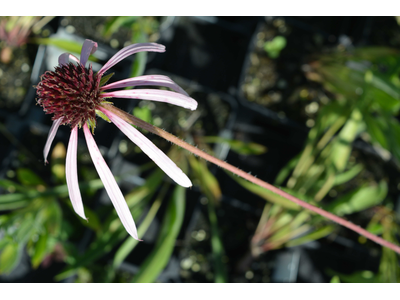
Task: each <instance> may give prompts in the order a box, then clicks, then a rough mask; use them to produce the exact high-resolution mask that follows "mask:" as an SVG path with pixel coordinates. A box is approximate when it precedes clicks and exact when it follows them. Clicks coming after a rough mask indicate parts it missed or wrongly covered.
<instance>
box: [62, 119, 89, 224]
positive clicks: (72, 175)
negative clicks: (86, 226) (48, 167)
mask: <svg viewBox="0 0 400 300" xmlns="http://www.w3.org/2000/svg"><path fill="white" fill-rule="evenodd" d="M77 150H78V126H76V127H75V128H74V129H72V131H71V135H70V137H69V143H68V149H67V159H66V162H65V174H66V177H67V186H68V193H69V199H70V200H71V203H72V206H73V208H74V210H75V212H76V213H77V214H78V215H79V216H80V217H82V218H84V219H85V220H86V216H85V212H84V210H83V203H82V197H81V192H80V191H79V183H78V167H77V160H76V154H77Z"/></svg>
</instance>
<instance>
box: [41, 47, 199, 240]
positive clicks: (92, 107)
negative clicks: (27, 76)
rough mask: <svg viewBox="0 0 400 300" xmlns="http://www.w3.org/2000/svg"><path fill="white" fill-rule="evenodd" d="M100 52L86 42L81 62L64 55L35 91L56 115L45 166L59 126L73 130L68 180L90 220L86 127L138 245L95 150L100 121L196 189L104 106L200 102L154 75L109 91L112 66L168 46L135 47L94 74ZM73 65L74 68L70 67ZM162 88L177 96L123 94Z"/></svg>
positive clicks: (113, 85) (193, 104) (78, 208)
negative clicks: (83, 189)
mask: <svg viewBox="0 0 400 300" xmlns="http://www.w3.org/2000/svg"><path fill="white" fill-rule="evenodd" d="M96 49H97V43H95V42H93V41H91V40H85V42H84V43H83V46H82V51H81V56H80V59H78V58H76V57H75V56H73V55H71V54H69V53H64V54H62V55H60V57H59V59H58V62H59V66H57V67H55V70H54V71H47V72H45V74H43V75H42V77H41V81H40V82H39V84H38V85H37V86H36V89H37V95H38V99H37V103H38V104H39V105H40V106H41V107H43V110H44V111H45V112H46V114H53V118H52V120H53V121H54V122H53V125H52V126H51V129H50V132H49V136H48V138H47V141H46V145H45V147H44V151H43V155H44V160H45V162H47V155H48V153H49V150H50V146H51V143H52V141H53V139H54V137H55V135H56V133H57V130H58V127H59V126H60V125H69V126H70V127H71V135H70V139H69V143H68V149H67V157H66V179H67V186H68V191H69V197H70V199H71V202H72V206H73V208H74V210H75V212H76V213H77V214H78V215H79V216H81V217H82V218H84V219H86V216H85V212H84V209H83V203H82V197H81V194H80V191H79V184H78V171H77V146H78V128H82V127H83V132H84V135H85V139H86V143H87V146H88V149H89V153H90V156H91V158H92V160H93V163H94V165H95V168H96V170H97V172H98V174H99V176H100V178H101V180H102V182H103V184H104V187H105V189H106V191H107V193H108V195H109V197H110V199H111V201H112V203H113V205H114V207H115V209H116V211H117V213H118V216H119V218H120V219H121V221H122V224H123V225H124V227H125V228H126V230H127V231H128V233H129V234H130V235H131V236H132V237H133V238H135V239H138V235H137V230H136V226H135V222H134V221H133V218H132V215H131V213H130V211H129V208H128V205H127V204H126V201H125V199H124V196H123V195H122V193H121V190H120V189H119V187H118V185H117V183H116V181H115V178H114V176H113V175H112V173H111V171H110V169H109V168H108V166H107V164H106V162H105V161H104V159H103V157H102V155H101V154H100V151H99V149H98V147H97V145H96V142H95V140H94V138H93V135H92V133H93V132H94V129H95V126H96V115H97V116H100V117H101V118H103V119H105V120H107V121H111V122H112V123H114V124H115V125H116V126H117V127H118V128H119V129H120V130H121V131H122V132H123V133H124V134H125V135H126V136H127V137H128V138H129V139H130V140H131V141H132V142H134V143H135V144H136V145H137V146H138V147H140V148H141V150H142V151H143V152H144V153H146V154H147V155H148V156H149V157H150V158H151V159H152V160H153V161H154V162H155V163H156V164H157V165H158V166H159V167H160V168H161V169H162V170H163V171H164V172H165V173H166V174H167V175H168V176H169V177H171V178H172V179H173V180H174V181H175V182H176V183H178V184H179V185H181V186H183V187H190V186H191V185H192V183H191V181H190V179H189V178H188V177H187V176H186V175H185V174H184V173H183V172H182V170H181V169H179V168H178V167H177V166H176V164H175V163H174V162H173V161H172V160H171V159H170V158H169V157H168V156H167V155H165V154H164V153H163V152H162V151H161V150H160V149H158V148H157V147H156V146H155V145H154V144H153V143H152V142H151V141H150V140H148V139H147V138H146V137H145V136H144V135H143V134H142V133H140V132H139V131H138V130H137V129H136V128H134V127H133V126H132V125H130V124H128V123H127V122H125V121H124V120H122V119H121V118H120V117H118V116H117V115H115V114H114V113H112V112H110V111H108V110H107V109H106V108H105V106H102V104H105V103H107V104H110V102H109V101H108V100H109V98H112V97H117V98H132V99H143V100H153V101H159V102H166V103H170V104H175V105H178V106H182V107H184V108H188V109H191V110H195V109H196V108H197V102H196V101H195V100H194V99H192V98H190V97H189V96H188V95H187V94H186V92H185V91H183V90H182V89H181V88H180V87H179V86H178V85H177V84H176V83H175V82H173V81H172V80H171V79H169V78H168V77H166V76H161V75H150V76H139V77H135V78H129V79H125V80H121V81H117V82H114V83H111V84H108V85H105V83H106V82H107V80H108V79H109V78H110V77H111V75H106V76H103V75H104V74H105V72H106V71H107V70H108V69H110V68H111V67H112V66H114V65H115V64H117V63H118V62H120V61H121V60H123V59H124V58H126V57H127V56H129V55H132V54H135V53H137V52H141V51H153V52H164V51H165V47H164V46H163V45H159V44H155V43H143V44H134V45H130V46H128V47H125V48H123V49H122V50H120V51H119V52H117V53H116V54H115V55H114V56H113V57H112V58H111V59H110V60H109V61H108V62H107V63H106V64H105V65H104V66H103V67H102V68H101V69H100V71H99V72H97V73H94V72H93V70H92V66H91V65H89V67H88V68H87V67H86V63H87V61H88V59H89V55H91V54H93V53H94V52H95V51H96ZM70 60H71V61H72V62H70ZM143 85H159V86H164V87H168V88H170V89H172V90H174V91H175V92H172V91H165V90H157V89H138V90H119V91H111V92H110V91H108V90H110V89H116V88H123V87H127V86H143Z"/></svg>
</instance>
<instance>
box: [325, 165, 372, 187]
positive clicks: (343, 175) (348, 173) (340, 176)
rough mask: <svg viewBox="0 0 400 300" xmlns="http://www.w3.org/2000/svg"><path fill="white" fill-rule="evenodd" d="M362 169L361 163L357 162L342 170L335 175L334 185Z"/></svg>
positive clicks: (344, 181)
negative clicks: (344, 170) (348, 168)
mask: <svg viewBox="0 0 400 300" xmlns="http://www.w3.org/2000/svg"><path fill="white" fill-rule="evenodd" d="M363 169H364V166H363V165H362V164H357V165H355V166H354V167H352V168H351V169H350V170H347V171H346V172H343V173H341V174H338V175H336V176H335V182H334V184H333V185H334V186H335V185H339V184H343V183H346V182H348V181H350V180H351V179H353V178H354V177H355V176H357V174H359V173H360V172H361V171H362V170H363Z"/></svg>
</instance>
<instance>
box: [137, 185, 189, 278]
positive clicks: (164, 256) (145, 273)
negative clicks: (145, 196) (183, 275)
mask: <svg viewBox="0 0 400 300" xmlns="http://www.w3.org/2000/svg"><path fill="white" fill-rule="evenodd" d="M185 192H186V191H185V188H183V187H181V186H176V187H175V190H174V193H173V195H172V198H171V200H170V203H169V205H168V208H167V211H166V214H165V216H164V219H163V222H162V225H161V231H160V233H159V236H158V239H157V243H156V245H155V248H154V250H153V251H152V252H151V253H150V254H149V256H148V257H147V258H146V260H145V261H144V262H143V264H142V265H141V266H140V269H139V272H138V273H137V274H136V276H135V277H134V279H133V282H141V283H144V282H154V281H155V280H156V279H157V277H158V275H159V274H160V273H161V271H162V270H163V269H164V268H165V266H166V265H167V263H168V261H169V259H170V257H171V255H172V251H173V249H174V247H175V241H176V238H177V237H178V234H179V231H180V229H181V226H182V222H183V218H184V215H185V201H186V196H185Z"/></svg>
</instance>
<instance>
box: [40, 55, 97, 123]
mask: <svg viewBox="0 0 400 300" xmlns="http://www.w3.org/2000/svg"><path fill="white" fill-rule="evenodd" d="M99 83H100V80H98V78H97V75H96V74H94V73H93V70H92V66H90V67H89V68H88V69H87V68H85V67H84V66H82V65H81V64H79V65H74V64H73V63H69V64H67V65H62V66H57V67H56V68H55V71H54V72H52V71H47V72H46V73H44V74H43V75H42V76H41V81H40V82H39V84H38V85H37V86H36V90H37V95H38V98H37V103H38V104H39V105H40V106H41V107H43V110H44V111H45V112H46V114H54V116H53V118H52V119H53V120H57V119H59V118H63V121H62V124H65V125H67V124H69V125H70V126H71V128H74V127H75V126H77V125H79V127H81V126H82V125H83V124H84V123H85V122H86V121H88V120H90V121H92V122H94V123H95V122H96V107H97V106H98V105H99V104H100V102H101V101H103V98H101V97H100V89H99Z"/></svg>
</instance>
